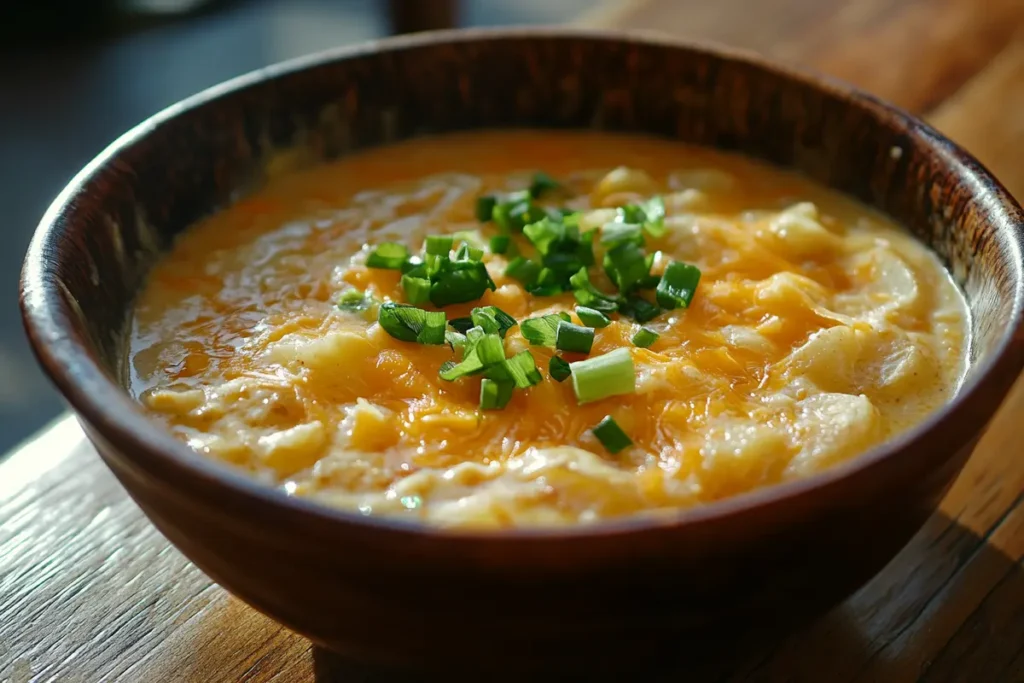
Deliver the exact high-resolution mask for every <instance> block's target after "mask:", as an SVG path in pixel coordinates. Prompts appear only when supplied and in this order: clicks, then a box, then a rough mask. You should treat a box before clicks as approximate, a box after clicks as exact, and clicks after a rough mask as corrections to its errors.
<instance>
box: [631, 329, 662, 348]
mask: <svg viewBox="0 0 1024 683" xmlns="http://www.w3.org/2000/svg"><path fill="white" fill-rule="evenodd" d="M660 336H661V335H659V334H658V333H657V332H655V331H654V330H652V329H651V328H649V327H641V328H640V329H639V330H637V331H636V334H634V335H633V340H632V341H633V346H639V347H640V348H642V349H646V348H647V347H648V346H650V345H651V344H653V343H654V342H656V341H658V337H660Z"/></svg>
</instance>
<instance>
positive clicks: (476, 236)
mask: <svg viewBox="0 0 1024 683" xmlns="http://www.w3.org/2000/svg"><path fill="white" fill-rule="evenodd" d="M452 239H453V240H454V242H453V244H454V246H455V247H456V248H458V247H461V246H462V245H463V243H465V244H468V245H469V246H470V247H473V248H474V249H480V250H481V251H483V249H484V247H486V246H487V242H485V241H484V237H483V235H481V234H480V231H479V230H459V231H458V232H453V233H452Z"/></svg>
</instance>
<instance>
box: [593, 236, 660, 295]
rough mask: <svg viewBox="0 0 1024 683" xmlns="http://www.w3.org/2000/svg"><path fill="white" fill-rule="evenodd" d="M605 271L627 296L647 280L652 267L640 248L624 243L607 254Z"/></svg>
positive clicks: (633, 244)
mask: <svg viewBox="0 0 1024 683" xmlns="http://www.w3.org/2000/svg"><path fill="white" fill-rule="evenodd" d="M604 270H605V272H606V273H607V274H608V277H609V278H610V279H611V281H612V282H614V283H615V286H616V287H618V288H619V291H620V292H621V293H623V294H627V293H629V292H631V291H632V290H634V289H636V288H637V287H639V286H640V284H642V283H643V282H644V281H645V280H646V279H647V277H648V276H649V275H650V272H651V266H650V263H649V262H648V260H647V258H646V257H645V254H644V252H643V251H642V250H641V249H640V247H638V246H637V245H636V244H635V243H633V242H623V243H621V244H619V245H618V246H617V247H615V248H614V249H611V250H609V251H608V252H606V253H605V255H604Z"/></svg>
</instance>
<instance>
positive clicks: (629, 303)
mask: <svg viewBox="0 0 1024 683" xmlns="http://www.w3.org/2000/svg"><path fill="white" fill-rule="evenodd" d="M619 312H620V313H622V314H623V315H625V316H628V317H630V318H632V319H633V320H635V321H637V322H638V323H640V324H641V325H642V324H644V323H646V322H649V321H651V320H654V319H655V318H657V317H658V316H659V315H661V309H660V308H659V307H658V306H656V305H654V304H652V303H651V302H650V301H648V300H647V299H644V298H643V297H640V296H636V295H633V296H627V297H626V298H625V299H623V300H622V301H621V302H620V303H619Z"/></svg>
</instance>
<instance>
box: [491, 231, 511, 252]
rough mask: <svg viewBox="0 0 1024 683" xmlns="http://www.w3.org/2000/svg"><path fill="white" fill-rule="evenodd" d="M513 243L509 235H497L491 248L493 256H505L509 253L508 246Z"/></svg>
mask: <svg viewBox="0 0 1024 683" xmlns="http://www.w3.org/2000/svg"><path fill="white" fill-rule="evenodd" d="M511 241H512V238H511V237H509V236H508V235H495V236H494V237H492V238H491V241H490V244H489V246H490V248H491V253H492V254H504V253H505V252H506V251H508V245H509V243H510V242H511Z"/></svg>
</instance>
